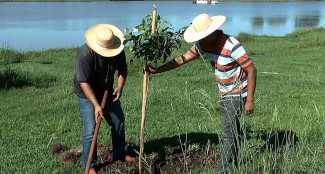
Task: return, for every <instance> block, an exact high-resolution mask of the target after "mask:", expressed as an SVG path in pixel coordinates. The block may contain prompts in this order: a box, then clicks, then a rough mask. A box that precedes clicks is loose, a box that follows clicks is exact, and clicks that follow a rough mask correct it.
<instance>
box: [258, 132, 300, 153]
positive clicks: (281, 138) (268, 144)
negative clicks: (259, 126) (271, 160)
mask: <svg viewBox="0 0 325 174" xmlns="http://www.w3.org/2000/svg"><path fill="white" fill-rule="evenodd" d="M261 139H262V140H264V141H265V143H264V144H263V145H262V146H261V147H260V148H259V151H261V152H264V151H279V152H283V149H284V148H285V147H289V148H293V147H294V146H296V145H297V143H298V141H299V138H298V136H297V135H296V133H295V132H293V131H290V130H281V131H275V132H271V133H264V134H262V135H261Z"/></svg>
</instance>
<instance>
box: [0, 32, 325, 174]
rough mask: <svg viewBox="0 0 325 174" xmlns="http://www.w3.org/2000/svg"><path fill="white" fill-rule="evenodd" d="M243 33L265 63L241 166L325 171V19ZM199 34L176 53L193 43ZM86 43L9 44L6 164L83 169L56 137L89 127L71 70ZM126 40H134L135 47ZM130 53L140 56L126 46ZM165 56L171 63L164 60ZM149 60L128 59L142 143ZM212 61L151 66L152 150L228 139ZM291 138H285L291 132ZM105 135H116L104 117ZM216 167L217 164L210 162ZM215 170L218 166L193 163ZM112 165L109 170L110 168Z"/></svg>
mask: <svg viewBox="0 0 325 174" xmlns="http://www.w3.org/2000/svg"><path fill="white" fill-rule="evenodd" d="M238 39H239V40H240V41H241V42H242V44H243V45H244V47H245V49H246V51H247V52H248V54H249V55H250V56H251V58H252V60H253V62H254V64H255V66H256V68H257V70H258V75H257V88H256V93H255V113H254V114H252V115H249V116H243V117H242V121H243V126H244V128H245V129H244V130H245V134H244V136H245V138H244V142H243V147H242V159H243V163H242V164H241V165H240V166H239V167H238V169H236V170H235V172H236V173H254V172H262V173H324V172H325V167H324V165H323V164H324V163H325V157H324V156H325V143H324V142H325V138H324V134H325V100H324V98H325V82H324V74H325V63H324V55H325V50H324V47H325V29H324V28H316V29H312V30H301V31H298V32H294V33H292V34H288V35H286V36H284V37H270V36H256V35H251V34H247V33H241V34H239V36H238ZM189 46H191V45H190V44H184V45H183V47H182V48H181V49H179V50H177V51H175V52H174V53H173V55H172V56H171V57H170V59H171V58H173V57H174V56H177V55H180V54H182V53H184V52H185V51H186V50H187V49H188V48H189ZM77 50H78V48H68V49H65V48H58V49H48V50H43V51H27V52H23V53H19V52H15V51H13V50H7V49H1V50H0V96H1V97H0V99H1V100H0V115H1V117H0V130H1V131H0V137H1V140H0V156H1V160H0V171H1V173H82V172H83V169H82V167H81V160H78V162H77V163H76V164H74V165H66V164H63V163H62V162H61V155H60V154H59V155H52V147H53V146H54V145H55V144H57V143H62V144H64V145H67V146H68V147H69V148H70V150H74V149H76V150H78V149H80V148H81V131H82V125H81V121H80V116H79V111H78V105H77V100H76V96H75V94H74V92H73V83H72V79H73V76H74V73H75V57H76V52H77ZM126 50H127V49H126ZM127 57H128V59H130V58H131V57H132V55H131V54H130V53H127ZM159 64H162V62H160V63H159ZM141 66H142V62H140V61H135V62H133V63H132V64H131V63H129V65H128V67H129V75H128V79H127V82H126V84H125V88H124V93H123V96H122V98H121V102H122V106H123V109H124V112H125V117H126V125H125V126H126V127H125V129H126V136H127V138H131V142H133V143H135V144H136V145H139V135H140V121H141V106H142V80H143V74H142V69H141ZM219 100H220V98H219V95H218V89H217V85H216V83H215V81H214V75H213V73H212V71H211V67H210V64H209V63H208V62H207V61H205V60H204V59H203V58H199V59H197V60H194V61H192V62H189V63H188V64H186V65H184V66H182V67H180V68H178V69H176V70H172V71H169V72H166V73H163V74H155V75H150V82H149V92H148V99H147V112H146V127H145V152H146V153H147V154H151V153H161V152H163V151H164V150H165V148H168V146H175V145H179V144H180V143H179V142H178V139H179V136H180V137H181V139H182V141H183V142H184V141H185V138H184V137H185V136H186V135H188V138H187V141H188V142H187V144H190V145H194V146H200V147H202V148H207V144H208V140H210V142H211V144H212V147H215V148H218V149H220V144H219V140H218V139H219V137H220V135H221V131H220V124H221V112H220V107H219V105H218V101H219ZM283 140H285V141H283ZM98 141H99V142H101V143H105V144H110V141H111V139H110V130H109V126H108V125H107V124H106V123H105V121H103V122H102V124H101V128H100V132H99V137H98ZM211 167H214V166H211ZM209 172H210V173H212V172H211V171H210V168H204V169H195V170H193V171H192V173H209ZM108 173H109V172H108Z"/></svg>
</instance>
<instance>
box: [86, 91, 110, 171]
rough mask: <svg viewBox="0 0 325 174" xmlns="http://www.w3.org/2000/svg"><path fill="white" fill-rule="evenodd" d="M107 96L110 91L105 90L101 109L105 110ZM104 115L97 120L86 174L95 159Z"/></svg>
mask: <svg viewBox="0 0 325 174" xmlns="http://www.w3.org/2000/svg"><path fill="white" fill-rule="evenodd" d="M107 96H108V90H105V92H104V96H103V100H102V104H101V107H102V108H103V109H104V107H105V104H106V101H107ZM102 117H103V116H102V115H100V116H99V117H98V118H97V123H96V127H95V131H94V136H93V139H92V142H91V146H90V150H89V155H88V160H87V166H86V169H85V174H89V170H90V163H91V159H92V158H93V154H94V149H95V144H96V141H97V136H98V132H99V126H100V122H101V120H102Z"/></svg>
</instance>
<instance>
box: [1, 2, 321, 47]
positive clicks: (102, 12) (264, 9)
mask: <svg viewBox="0 0 325 174" xmlns="http://www.w3.org/2000/svg"><path fill="white" fill-rule="evenodd" d="M153 4H155V5H156V6H157V10H158V15H160V16H161V17H162V19H163V20H165V21H169V22H171V23H172V24H173V25H172V28H174V29H175V30H178V29H179V28H182V27H184V26H188V25H189V24H190V23H191V21H192V19H193V18H194V17H195V16H197V15H198V14H200V13H207V14H209V15H211V16H212V15H225V16H227V21H226V23H225V24H224V25H223V26H222V29H223V30H224V31H225V32H226V33H227V34H231V35H234V36H235V35H237V34H238V33H240V32H247V33H253V34H258V35H272V36H283V35H285V34H288V33H291V32H293V31H296V30H299V29H302V28H314V27H324V26H325V10H324V9H325V2H316V1H315V2H220V3H219V4H216V5H194V4H192V3H191V1H137V2H132V1H124V2H121V1H120V2H0V16H1V18H0V45H3V46H4V47H8V48H12V49H15V50H17V51H26V50H42V49H47V48H58V47H72V46H80V45H82V44H83V43H84V33H85V31H86V30H87V29H88V28H89V27H91V26H92V25H94V24H97V23H111V24H114V25H115V26H117V27H118V28H120V29H121V30H122V31H123V29H124V28H133V27H135V26H137V25H139V24H140V23H141V21H142V19H143V17H144V16H145V15H146V14H148V13H150V12H152V10H153V9H154V8H153Z"/></svg>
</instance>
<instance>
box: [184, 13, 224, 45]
mask: <svg viewBox="0 0 325 174" xmlns="http://www.w3.org/2000/svg"><path fill="white" fill-rule="evenodd" d="M225 21H226V17H225V16H221V15H220V16H212V17H210V16H209V15H208V14H205V13H203V14H200V15H198V16H196V17H195V18H194V19H193V21H192V24H191V25H190V26H189V27H188V28H187V29H186V30H185V32H184V39H185V41H186V42H195V41H198V40H201V39H203V38H205V37H207V36H208V35H210V34H211V33H213V32H214V31H215V30H217V29H218V28H219V27H221V25H222V24H223V23H224V22H225Z"/></svg>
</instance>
